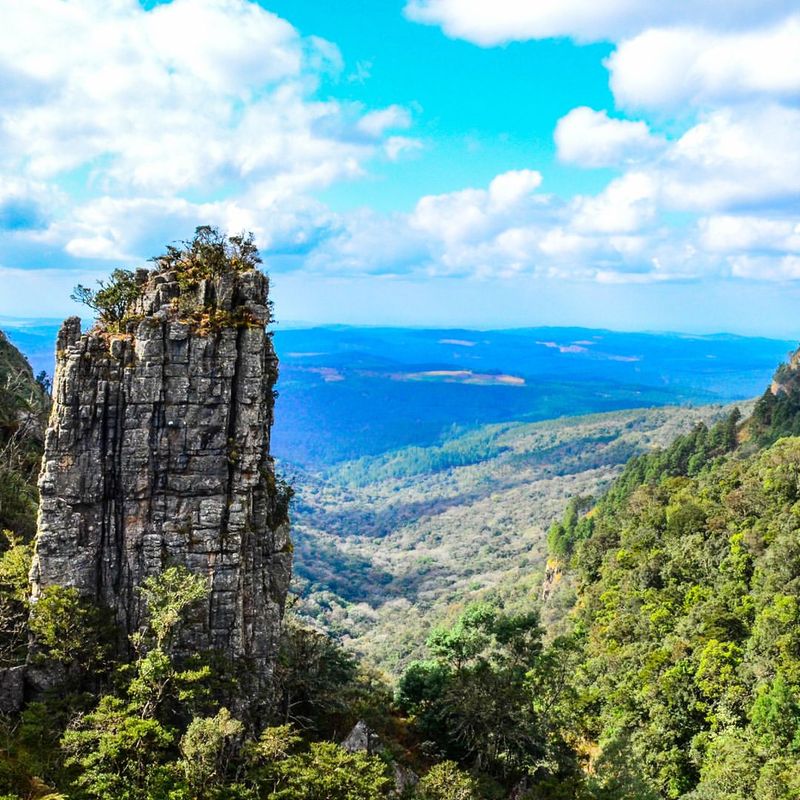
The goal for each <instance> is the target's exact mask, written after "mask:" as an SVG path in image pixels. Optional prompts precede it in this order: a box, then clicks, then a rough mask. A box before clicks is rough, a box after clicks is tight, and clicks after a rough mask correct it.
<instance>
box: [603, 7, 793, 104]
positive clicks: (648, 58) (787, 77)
mask: <svg viewBox="0 0 800 800" xmlns="http://www.w3.org/2000/svg"><path fill="white" fill-rule="evenodd" d="M799 43H800V15H795V16H790V17H788V18H787V19H785V20H782V21H781V22H779V23H777V24H774V25H773V26H771V27H769V28H766V29H762V30H755V31H747V32H742V31H738V32H730V31H724V32H714V31H708V30H705V29H699V28H698V29H692V28H687V27H679V28H666V29H660V28H651V29H648V30H646V31H644V32H642V33H640V34H638V35H636V36H634V37H633V38H631V39H627V40H625V41H623V42H621V43H620V44H619V46H618V47H617V49H616V50H615V52H613V53H612V54H611V56H609V58H608V61H607V66H608V69H609V71H610V73H611V89H612V91H613V93H614V97H615V99H616V100H617V103H619V104H620V105H622V106H625V107H631V108H640V109H641V108H650V109H660V110H663V109H678V108H680V107H681V106H683V105H684V104H691V105H697V106H709V105H715V104H716V105H719V104H730V103H736V102H742V101H747V100H752V99H755V98H757V99H762V100H763V99H767V98H769V99H771V100H773V101H774V100H788V101H791V100H797V99H798V98H800V45H799Z"/></svg>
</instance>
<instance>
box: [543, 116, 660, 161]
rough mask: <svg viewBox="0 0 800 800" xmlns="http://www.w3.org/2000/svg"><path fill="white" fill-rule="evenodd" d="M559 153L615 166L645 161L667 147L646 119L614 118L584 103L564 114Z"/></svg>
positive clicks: (558, 135) (566, 157)
mask: <svg viewBox="0 0 800 800" xmlns="http://www.w3.org/2000/svg"><path fill="white" fill-rule="evenodd" d="M554 136H555V142H556V146H557V147H558V157H559V158H560V159H561V160H562V161H565V162H568V163H572V164H577V165H579V166H582V167H609V166H611V167H614V166H620V165H623V164H631V163H635V162H637V161H642V160H643V159H644V158H646V157H647V156H652V155H653V153H655V152H657V151H658V150H660V149H662V148H663V147H664V144H665V142H664V140H663V139H661V138H659V137H657V136H653V135H652V134H651V133H650V128H649V127H648V125H647V123H646V122H643V121H641V120H639V121H631V120H625V119H611V118H610V117H609V116H608V114H607V112H605V111H595V110H594V109H591V108H587V107H586V106H580V107H579V108H573V109H572V111H570V112H569V114H567V115H566V116H564V117H562V118H561V119H560V120H559V121H558V123H557V125H556V131H555V135H554Z"/></svg>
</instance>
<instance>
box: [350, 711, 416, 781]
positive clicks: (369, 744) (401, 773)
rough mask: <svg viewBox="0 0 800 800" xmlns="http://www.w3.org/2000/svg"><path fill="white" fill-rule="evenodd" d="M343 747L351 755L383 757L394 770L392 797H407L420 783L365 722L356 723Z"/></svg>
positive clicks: (414, 774)
mask: <svg viewBox="0 0 800 800" xmlns="http://www.w3.org/2000/svg"><path fill="white" fill-rule="evenodd" d="M342 747H343V748H344V749H345V750H347V751H348V752H349V753H366V754H367V755H369V756H377V755H379V756H381V757H382V758H383V759H384V760H385V761H386V763H387V764H388V765H389V767H390V768H391V770H392V778H393V780H394V790H393V791H392V793H391V795H390V796H391V797H407V796H408V792H409V791H410V790H411V789H413V788H414V787H415V786H416V785H417V784H418V783H419V775H417V773H416V772H414V770H412V769H410V768H409V767H406V766H404V765H403V764H401V763H400V762H399V761H397V759H396V758H395V757H394V756H393V755H392V753H391V751H389V750H388V749H387V748H386V747H384V745H383V742H382V741H381V738H380V736H378V734H377V733H375V731H373V730H372V728H370V727H369V725H367V723H366V722H364V720H363V719H361V720H359V721H358V722H356V724H355V725H354V726H353V729H352V730H351V731H350V733H349V734H347V738H345V740H344V741H343V742H342Z"/></svg>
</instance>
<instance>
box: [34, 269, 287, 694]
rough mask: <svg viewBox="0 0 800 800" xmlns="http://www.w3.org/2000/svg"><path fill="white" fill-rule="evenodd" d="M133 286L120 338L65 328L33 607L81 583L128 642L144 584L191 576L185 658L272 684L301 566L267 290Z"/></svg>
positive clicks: (146, 280)
mask: <svg viewBox="0 0 800 800" xmlns="http://www.w3.org/2000/svg"><path fill="white" fill-rule="evenodd" d="M137 280H138V281H139V282H140V284H141V285H142V295H141V297H140V298H139V299H138V300H137V302H136V307H135V308H134V312H136V314H137V315H138V316H137V317H135V321H132V322H129V323H127V326H126V332H125V333H121V334H108V333H105V332H102V331H90V332H89V333H86V334H83V335H82V334H81V330H80V321H79V320H78V319H77V318H71V319H68V320H66V322H65V323H64V325H63V327H62V329H61V332H60V334H59V338H58V351H57V364H56V373H55V381H54V387H53V400H54V404H53V409H52V413H51V416H50V422H49V427H48V430H47V434H46V440H45V453H44V460H43V466H42V473H41V477H40V480H39V486H40V491H41V506H40V512H39V526H38V534H37V540H36V556H35V560H34V565H33V570H32V582H33V598H34V601H35V599H36V598H37V596H38V595H39V594H40V593H41V591H42V589H43V588H44V587H46V586H49V585H52V584H58V585H62V586H72V587H76V588H77V589H78V590H79V591H80V592H81V593H82V594H83V595H85V596H87V597H89V598H92V599H93V600H95V601H96V602H98V603H100V604H103V605H105V606H108V607H109V608H111V609H112V610H113V612H114V614H115V615H116V618H117V620H118V622H119V623H120V624H121V626H122V628H123V629H124V631H126V632H127V633H132V632H134V631H136V630H138V629H140V626H141V625H142V621H143V612H144V609H143V604H142V600H141V597H140V594H139V592H138V591H137V587H138V586H140V585H141V584H142V582H143V581H144V580H145V578H147V577H148V576H151V575H157V574H158V573H160V572H161V571H162V569H163V568H164V567H165V566H169V565H172V564H182V565H185V566H186V567H188V568H189V569H190V570H191V571H192V572H194V573H196V574H201V575H204V576H207V580H208V583H209V589H210V594H209V599H208V603H207V605H206V607H205V608H204V609H202V612H201V613H198V614H197V615H196V616H195V617H194V618H193V619H192V620H191V621H190V624H189V625H188V628H187V630H186V633H185V635H184V640H183V642H182V646H183V647H185V648H187V649H190V648H191V649H197V650H204V649H214V650H217V651H220V652H221V653H223V654H224V655H226V656H228V657H230V658H234V659H244V660H246V661H247V662H248V663H249V664H251V665H252V666H253V667H254V668H255V670H256V674H257V675H258V676H259V682H265V681H266V680H267V679H268V677H269V675H270V673H271V668H272V664H273V661H274V657H275V654H276V650H277V641H278V636H279V632H280V623H281V617H282V612H283V605H284V600H285V597H286V591H287V588H288V584H289V578H290V570H291V544H290V540H289V526H288V520H287V518H286V508H285V503H284V502H283V501H282V498H281V497H279V496H278V495H279V492H278V490H277V489H276V484H275V475H274V470H273V464H272V460H271V458H270V455H269V435H270V426H271V424H272V412H273V391H272V388H273V385H274V383H275V380H276V378H277V358H276V356H275V353H274V350H273V348H272V343H271V339H270V337H269V336H268V335H267V334H266V332H265V324H266V322H267V320H268V318H269V312H268V309H267V279H266V277H265V276H264V275H263V274H262V273H260V272H258V271H257V270H255V269H249V270H246V271H243V272H230V273H226V274H224V275H222V276H221V277H219V278H215V279H213V280H212V279H209V280H203V281H201V282H200V283H199V285H197V286H195V287H193V288H192V289H188V290H187V289H184V290H183V291H182V290H181V288H180V286H179V284H178V282H177V280H176V275H175V273H169V272H167V273H163V274H158V273H156V272H149V273H148V272H146V271H144V270H142V271H139V273H137ZM192 307H193V308H194V309H195V313H194V315H193V316H192V315H189V316H188V317H187V314H186V309H187V308H192ZM198 309H199V310H200V311H199V312H198V311H197V310H198ZM203 309H210V310H209V311H208V313H207V314H205V312H204V311H203Z"/></svg>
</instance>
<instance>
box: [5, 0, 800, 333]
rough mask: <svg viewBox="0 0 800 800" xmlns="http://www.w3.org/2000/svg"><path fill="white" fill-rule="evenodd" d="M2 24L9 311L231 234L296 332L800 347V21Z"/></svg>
mask: <svg viewBox="0 0 800 800" xmlns="http://www.w3.org/2000/svg"><path fill="white" fill-rule="evenodd" d="M0 6H1V7H2V11H3V18H4V20H5V21H6V23H5V24H4V26H3V30H2V31H0V315H5V316H16V317H52V316H59V315H63V314H67V313H73V312H74V310H75V309H74V308H73V307H72V305H71V303H70V301H69V299H68V295H69V291H70V288H71V286H72V285H74V284H75V283H77V282H79V281H80V282H87V281H92V280H94V279H96V278H98V277H101V276H102V275H103V274H105V273H107V272H108V271H109V270H110V269H112V268H114V267H117V266H120V265H126V266H136V265H139V264H141V263H142V262H144V260H145V259H147V258H148V257H149V256H151V255H154V254H156V253H157V252H159V251H160V250H161V248H162V247H163V246H164V245H165V244H166V243H168V242H170V241H173V240H176V239H180V238H185V237H187V236H189V235H190V234H191V231H192V230H193V228H194V227H195V226H196V225H199V224H205V223H213V224H217V225H219V226H220V227H222V228H224V229H227V230H230V231H238V230H241V229H243V228H247V229H251V230H253V231H254V233H255V234H256V236H257V239H258V241H259V243H260V245H261V248H262V252H263V254H264V257H265V262H266V265H267V268H268V270H269V272H270V273H271V275H272V278H273V287H274V297H275V301H276V306H277V311H278V316H279V318H280V319H281V320H283V321H284V323H286V324H288V323H290V322H293V323H297V322H304V323H337V322H339V323H358V324H411V325H462V326H470V325H473V326H483V327H488V326H518V325H536V324H555V325H557V324H564V325H572V324H584V325H595V326H604V327H610V328H617V329H628V330H630V329H650V330H652V329H660V330H664V329H672V330H686V331H702V332H707V331H717V330H728V331H734V332H741V333H766V334H776V335H781V336H792V337H798V338H800V324H798V322H797V313H796V309H797V301H798V299H800V291H799V290H800V211H799V209H800V149H799V148H798V147H797V131H798V130H800V109H798V105H800V13H798V10H797V6H796V3H795V2H787V1H786V0H761V2H753V0H724V2H723V0H703V2H699V3H698V2H692V3H690V2H686V1H685V0H681V2H675V3H671V4H659V5H657V4H654V3H652V2H650V1H649V0H596V1H595V2H592V3H587V2H586V1H585V0H559V2H554V0H541V2H536V3H520V2H518V0H493V2H492V3H484V2H477V0H399V1H397V2H396V1H395V0H381V2H374V1H372V2H366V0H303V2H300V0H275V1H274V2H271V1H270V0H260V1H259V2H258V3H256V2H254V0H172V2H168V3H153V2H147V3H140V2H137V0H114V2H105V1H104V0H63V1H62V0H29V2H26V3H24V4H21V3H18V2H15V0H0Z"/></svg>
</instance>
